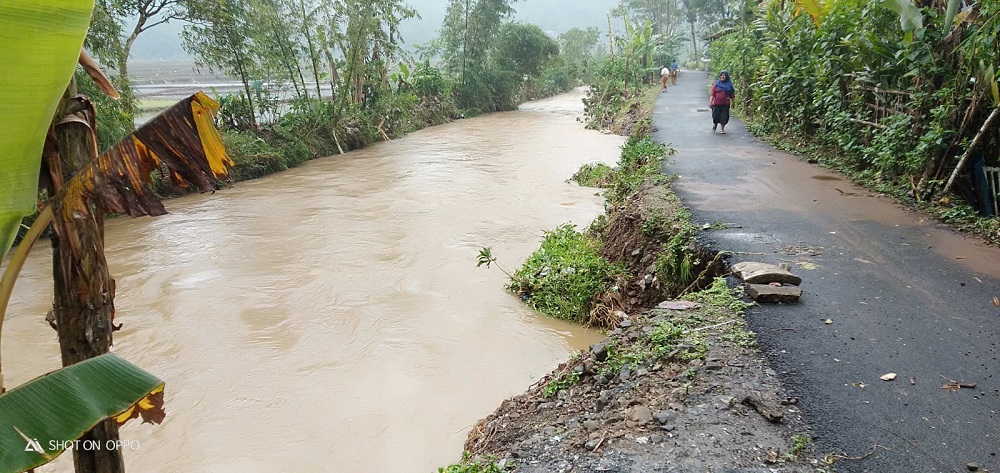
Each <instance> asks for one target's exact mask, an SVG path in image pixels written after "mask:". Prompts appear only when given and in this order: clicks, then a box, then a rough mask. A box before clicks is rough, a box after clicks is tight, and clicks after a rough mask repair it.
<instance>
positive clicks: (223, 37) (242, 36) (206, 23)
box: [181, 0, 261, 128]
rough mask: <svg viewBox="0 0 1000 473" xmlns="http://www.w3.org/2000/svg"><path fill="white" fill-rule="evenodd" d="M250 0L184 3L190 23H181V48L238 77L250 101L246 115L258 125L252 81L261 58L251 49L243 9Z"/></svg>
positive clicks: (205, 63)
mask: <svg viewBox="0 0 1000 473" xmlns="http://www.w3.org/2000/svg"><path fill="white" fill-rule="evenodd" d="M249 6H250V5H249V0H202V1H192V2H188V3H187V4H186V10H187V18H188V20H189V21H190V22H191V24H190V25H187V26H185V27H184V31H183V32H182V33H181V41H182V44H183V45H184V49H186V50H187V51H188V52H190V53H193V54H194V55H195V57H196V58H197V59H196V60H195V61H196V64H198V65H199V67H205V68H207V69H209V70H218V71H222V72H224V73H226V74H229V75H231V76H233V77H236V78H237V79H239V80H240V83H241V84H242V85H243V93H244V100H246V102H247V104H248V105H249V116H248V117H245V118H246V119H247V120H249V122H250V123H251V124H252V126H253V127H254V128H256V127H257V112H258V110H257V108H256V107H255V106H254V94H253V91H252V90H251V83H252V81H253V79H254V76H255V75H256V74H257V73H258V72H259V71H260V69H261V67H260V61H259V60H258V58H257V56H255V55H254V53H253V47H254V45H253V42H252V40H251V39H250V38H249V37H248V36H247V34H246V32H247V31H249V30H250V29H251V28H252V25H251V24H250V21H249V20H250V19H249V18H247V16H246V14H245V12H246V11H248V10H249Z"/></svg>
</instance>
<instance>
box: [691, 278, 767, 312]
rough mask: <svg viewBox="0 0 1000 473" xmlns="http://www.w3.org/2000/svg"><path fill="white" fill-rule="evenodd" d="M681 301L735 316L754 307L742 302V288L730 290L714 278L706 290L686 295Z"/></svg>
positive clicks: (749, 303)
mask: <svg viewBox="0 0 1000 473" xmlns="http://www.w3.org/2000/svg"><path fill="white" fill-rule="evenodd" d="M682 299H684V300H687V301H692V302H701V303H703V304H708V305H710V306H713V307H719V308H724V309H727V310H730V311H733V312H735V313H736V314H742V313H743V311H744V310H746V309H748V308H750V307H753V306H754V303H753V302H747V301H745V300H743V288H742V287H734V288H732V289H730V288H729V285H728V284H726V280H725V279H723V278H715V280H714V281H712V285H711V286H709V287H708V288H707V289H705V290H703V291H698V292H693V293H691V294H686V295H685V296H684V297H682Z"/></svg>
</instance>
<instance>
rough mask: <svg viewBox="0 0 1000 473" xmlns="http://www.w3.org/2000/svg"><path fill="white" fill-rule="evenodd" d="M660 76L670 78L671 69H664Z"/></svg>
mask: <svg viewBox="0 0 1000 473" xmlns="http://www.w3.org/2000/svg"><path fill="white" fill-rule="evenodd" d="M660 75H661V76H669V75H670V69H668V68H666V67H664V68H663V70H661V71H660Z"/></svg>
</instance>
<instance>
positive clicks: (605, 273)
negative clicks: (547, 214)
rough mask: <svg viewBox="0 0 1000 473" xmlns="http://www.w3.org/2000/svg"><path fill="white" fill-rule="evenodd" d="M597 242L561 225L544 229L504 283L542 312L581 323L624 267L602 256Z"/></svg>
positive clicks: (567, 226)
mask: <svg viewBox="0 0 1000 473" xmlns="http://www.w3.org/2000/svg"><path fill="white" fill-rule="evenodd" d="M598 249H599V243H598V242H596V241H595V240H592V239H590V238H587V237H586V236H585V235H584V234H582V233H580V232H578V231H577V230H576V227H575V226H573V225H569V224H567V225H562V226H560V227H558V228H556V229H555V230H553V231H550V232H546V233H545V239H544V241H542V245H541V247H540V248H539V249H538V250H537V251H535V252H534V253H533V254H532V255H531V257H529V258H528V260H527V261H525V262H524V265H523V266H522V267H521V268H520V269H518V270H517V271H516V272H515V273H514V276H513V278H512V282H511V283H510V284H509V285H508V286H507V288H508V289H509V290H510V291H513V292H516V293H518V294H519V295H520V296H521V298H522V299H524V300H525V302H526V303H527V304H528V306H529V307H531V308H532V309H535V310H537V311H539V312H541V313H543V314H546V315H549V316H552V317H555V318H558V319H565V320H571V321H575V322H580V323H584V322H587V320H588V319H589V318H590V309H591V303H592V301H593V299H594V297H595V296H597V295H598V294H600V293H602V292H605V291H609V290H611V289H612V287H613V286H614V284H615V280H616V279H617V278H619V277H623V276H625V274H626V270H625V268H623V267H622V266H621V265H618V264H612V263H610V262H609V261H608V260H606V259H604V257H603V256H601V254H600V253H599V251H598Z"/></svg>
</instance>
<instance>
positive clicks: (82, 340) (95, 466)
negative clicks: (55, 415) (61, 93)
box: [45, 83, 125, 473]
mask: <svg viewBox="0 0 1000 473" xmlns="http://www.w3.org/2000/svg"><path fill="white" fill-rule="evenodd" d="M75 89H76V86H75V83H74V84H71V85H70V88H69V89H68V90H67V97H66V98H67V100H64V103H65V104H66V108H67V109H71V108H72V109H74V110H75V109H80V108H84V109H86V105H84V102H82V101H81V100H75V99H73V95H75ZM91 112H92V109H91ZM84 113H86V112H84ZM63 114H64V115H66V116H70V115H71V114H69V113H66V112H65V110H64V112H63ZM73 116H74V117H75V116H78V115H73ZM87 121H88V120H83V121H77V120H62V123H61V124H58V125H56V127H55V135H56V140H55V141H56V148H57V149H56V150H51V151H52V152H46V153H45V155H46V159H47V161H48V168H49V173H50V176H51V178H52V184H53V187H54V189H53V191H54V192H53V193H52V194H51V195H56V193H58V191H59V190H60V188H61V187H62V185H63V183H65V182H68V181H69V179H71V178H72V177H73V176H74V175H75V174H76V173H78V172H79V171H80V170H81V169H83V167H84V166H86V165H87V163H89V162H90V160H91V159H92V158H93V157H96V156H94V154H95V153H96V149H95V146H96V145H95V143H96V142H95V141H93V139H94V132H93V129H92V128H91V125H90V124H89V123H87ZM90 123H93V122H92V120H91V121H90ZM47 151H48V150H47ZM52 201H53V204H54V205H55V207H54V210H55V216H54V218H53V221H52V226H53V230H54V231H55V234H56V236H55V238H53V239H52V265H53V279H54V282H55V304H54V307H53V312H54V315H55V321H56V331H57V332H58V334H59V349H60V352H61V354H62V362H63V366H69V365H72V364H74V363H77V362H80V361H83V360H86V359H89V358H93V357H96V356H98V355H102V354H104V353H107V352H108V350H109V349H110V347H111V339H112V336H111V333H112V331H113V330H114V327H113V325H112V320H113V316H114V290H115V283H114V280H113V279H112V278H111V275H110V273H109V272H108V265H107V262H106V260H105V258H104V221H103V217H100V216H101V215H103V214H102V213H101V212H100V211H98V212H93V215H96V216H97V217H87V216H81V215H79V214H78V213H76V212H65V211H64V209H62V208H60V205H59V203H60V202H61V200H60V199H53V200H52ZM118 439H119V436H118V426H117V424H116V423H115V421H114V420H110V419H109V420H105V421H104V422H102V423H100V424H97V426H95V427H94V428H93V429H91V430H90V431H89V432H87V433H86V434H84V435H83V436H82V437H80V440H92V441H93V442H82V443H81V444H80V445H85V444H89V445H100V446H101V447H102V448H101V449H100V450H83V449H74V450H73V462H74V464H75V467H76V472H77V473H120V472H123V471H125V465H124V461H123V459H122V455H121V451H120V449H115V448H106V447H107V446H108V445H116V444H117V443H116V442H117V441H118Z"/></svg>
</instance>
